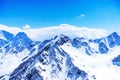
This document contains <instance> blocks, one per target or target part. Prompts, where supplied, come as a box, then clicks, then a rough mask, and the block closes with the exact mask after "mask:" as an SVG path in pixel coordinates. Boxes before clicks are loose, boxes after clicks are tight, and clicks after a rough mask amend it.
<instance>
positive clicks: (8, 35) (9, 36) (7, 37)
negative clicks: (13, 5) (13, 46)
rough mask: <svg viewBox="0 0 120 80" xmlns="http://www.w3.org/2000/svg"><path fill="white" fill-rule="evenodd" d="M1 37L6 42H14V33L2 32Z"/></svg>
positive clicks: (0, 32)
mask: <svg viewBox="0 0 120 80" xmlns="http://www.w3.org/2000/svg"><path fill="white" fill-rule="evenodd" d="M0 37H1V38H3V39H4V40H6V41H11V40H13V38H14V35H13V34H12V33H9V32H7V31H5V30H0Z"/></svg>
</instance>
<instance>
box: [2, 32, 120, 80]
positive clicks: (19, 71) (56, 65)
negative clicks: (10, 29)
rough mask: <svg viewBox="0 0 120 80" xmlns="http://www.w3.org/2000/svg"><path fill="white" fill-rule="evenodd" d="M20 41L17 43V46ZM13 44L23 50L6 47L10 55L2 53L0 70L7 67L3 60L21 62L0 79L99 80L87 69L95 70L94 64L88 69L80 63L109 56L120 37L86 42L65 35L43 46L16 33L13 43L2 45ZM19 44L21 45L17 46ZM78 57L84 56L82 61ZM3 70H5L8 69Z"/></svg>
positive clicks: (54, 38) (46, 42) (117, 45)
mask: <svg viewBox="0 0 120 80" xmlns="http://www.w3.org/2000/svg"><path fill="white" fill-rule="evenodd" d="M19 41H20V43H18V42H19ZM26 41H27V42H26ZM15 42H16V43H17V45H19V47H21V48H22V50H19V49H20V48H16V50H18V52H16V53H14V50H12V49H15V48H14V46H11V45H10V46H11V47H9V48H10V50H8V51H11V52H7V53H8V54H6V52H2V51H1V53H0V54H2V55H0V59H1V61H3V62H0V63H1V64H0V68H3V67H6V66H4V64H5V61H6V60H7V59H6V56H9V55H11V57H15V59H16V60H18V61H20V62H18V64H17V65H16V67H15V68H13V69H11V70H10V71H9V72H6V73H5V74H4V73H2V72H1V71H0V79H7V80H16V79H17V80H21V79H23V80H34V79H36V80H56V79H59V80H61V79H62V80H87V79H90V80H100V79H97V78H99V77H98V75H97V74H94V73H92V72H91V70H89V68H88V67H91V66H90V65H92V66H94V65H93V62H94V61H93V62H92V63H91V64H90V65H87V64H84V63H82V62H81V61H82V59H83V62H84V58H86V59H88V60H89V59H91V57H92V56H94V55H100V56H104V55H109V53H110V52H111V51H112V52H113V51H114V50H112V48H114V47H118V48H119V46H120V35H119V33H116V32H113V33H112V34H110V35H108V36H106V37H102V38H99V39H88V38H87V39H86V38H84V37H75V38H73V39H71V38H70V37H69V36H67V35H64V34H60V35H57V36H55V37H53V38H48V39H46V40H44V41H43V42H41V41H38V42H37V41H33V40H32V39H30V38H29V37H28V35H27V34H26V33H24V32H19V33H18V34H17V35H16V36H15V37H14V39H13V41H10V42H8V43H6V44H5V45H7V44H9V43H15ZM21 43H22V45H20V44H21ZM3 47H4V46H3ZM3 47H1V48H0V50H3ZM7 48H8V47H4V50H5V49H7ZM68 49H69V50H68ZM10 53H11V54H10ZM81 53H82V54H81ZM4 54H6V55H4ZM23 55H24V56H23ZM118 55H119V54H118ZM20 56H22V57H20ZM80 56H83V57H84V58H82V57H80ZM96 57H97V56H96ZM116 57H117V56H116ZM118 58H119V57H118ZM77 59H78V60H80V59H81V61H80V62H78V61H76V60H77ZM115 59H116V58H115ZM11 60H12V59H11ZM91 60H92V59H91ZM108 60H110V59H108ZM112 60H113V61H116V62H119V59H116V60H114V58H113V59H112ZM112 60H110V61H112ZM75 61H76V62H75ZM85 61H86V60H85ZM77 62H78V64H79V63H81V65H77V64H76V63H77ZM98 62H99V61H98ZM108 62H109V61H108ZM105 63H106V61H105ZM111 63H112V62H111ZM114 63H115V62H113V66H114V65H117V64H118V63H117V64H114ZM11 64H12V63H11ZM2 66H3V67H2ZM85 66H88V67H87V68H88V70H87V69H85ZM6 68H8V66H7V67H6ZM64 68H65V69H64ZM49 69H50V70H49ZM46 73H49V74H48V76H47V75H45V74H46ZM62 74H64V75H62ZM107 80H108V79H107Z"/></svg>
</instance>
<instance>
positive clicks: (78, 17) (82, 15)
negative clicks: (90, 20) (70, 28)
mask: <svg viewBox="0 0 120 80" xmlns="http://www.w3.org/2000/svg"><path fill="white" fill-rule="evenodd" d="M84 17H85V14H83V13H82V14H80V15H79V16H77V17H76V19H82V18H84Z"/></svg>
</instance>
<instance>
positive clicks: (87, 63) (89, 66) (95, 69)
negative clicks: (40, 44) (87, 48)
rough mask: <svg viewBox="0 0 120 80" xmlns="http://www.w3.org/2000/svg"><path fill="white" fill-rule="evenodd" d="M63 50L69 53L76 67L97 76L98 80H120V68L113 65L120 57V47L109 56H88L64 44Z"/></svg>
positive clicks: (80, 50)
mask: <svg viewBox="0 0 120 80" xmlns="http://www.w3.org/2000/svg"><path fill="white" fill-rule="evenodd" d="M61 48H62V49H63V50H64V51H66V52H67V53H69V55H70V57H71V58H72V60H73V63H74V65H76V66H78V67H79V68H80V69H82V70H84V71H86V72H87V73H88V74H89V75H95V77H96V80H120V67H117V66H115V65H113V64H112V59H113V58H114V57H116V56H117V55H120V47H118V46H117V47H114V48H112V49H111V50H110V51H109V52H108V53H107V54H93V55H91V56H89V55H87V54H86V53H85V52H84V50H82V49H77V48H74V47H73V46H71V45H70V44H69V46H68V44H64V45H63V46H61Z"/></svg>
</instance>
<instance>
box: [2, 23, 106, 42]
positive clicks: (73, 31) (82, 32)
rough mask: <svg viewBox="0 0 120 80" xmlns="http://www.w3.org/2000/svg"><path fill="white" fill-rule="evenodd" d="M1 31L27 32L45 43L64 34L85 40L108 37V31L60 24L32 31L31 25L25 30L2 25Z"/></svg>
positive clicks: (34, 38) (31, 36)
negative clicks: (46, 40)
mask: <svg viewBox="0 0 120 80" xmlns="http://www.w3.org/2000/svg"><path fill="white" fill-rule="evenodd" d="M0 29H1V30H6V31H8V32H10V33H13V34H15V35H16V34H17V33H18V32H25V33H27V35H28V36H29V37H30V38H31V39H32V40H37V41H38V40H39V41H43V40H45V39H50V38H53V37H54V36H56V35H60V34H64V35H67V36H69V37H70V38H74V37H85V38H90V39H93V38H101V37H103V36H107V31H105V30H103V29H98V28H86V27H77V26H73V25H69V24H60V25H58V26H50V27H45V28H36V29H32V28H30V26H29V25H25V27H24V28H23V29H20V28H18V27H9V26H6V25H1V24H0Z"/></svg>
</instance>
